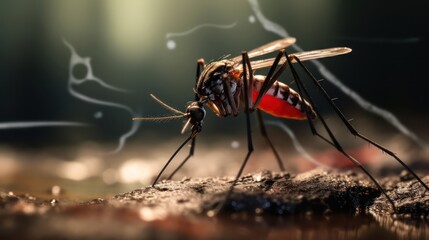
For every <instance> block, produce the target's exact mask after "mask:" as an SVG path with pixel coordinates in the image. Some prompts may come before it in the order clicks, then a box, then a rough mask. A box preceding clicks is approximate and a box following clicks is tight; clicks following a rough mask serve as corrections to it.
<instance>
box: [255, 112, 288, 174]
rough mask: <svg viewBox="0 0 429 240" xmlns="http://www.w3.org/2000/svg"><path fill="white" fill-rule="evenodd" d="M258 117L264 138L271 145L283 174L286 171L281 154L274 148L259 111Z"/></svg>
mask: <svg viewBox="0 0 429 240" xmlns="http://www.w3.org/2000/svg"><path fill="white" fill-rule="evenodd" d="M256 116H258V123H259V129H260V130H261V134H262V136H263V137H264V138H265V140H266V141H267V143H268V145H270V148H271V150H272V151H273V153H274V156H275V157H276V161H277V164H278V165H279V168H280V170H281V171H282V172H284V171H285V167H284V165H283V162H282V159H281V158H280V155H279V153H278V152H277V150H276V148H275V147H274V144H273V142H272V141H271V139H270V137H269V136H268V132H267V129H266V127H265V122H264V118H263V117H262V113H261V111H260V110H259V109H258V110H256Z"/></svg>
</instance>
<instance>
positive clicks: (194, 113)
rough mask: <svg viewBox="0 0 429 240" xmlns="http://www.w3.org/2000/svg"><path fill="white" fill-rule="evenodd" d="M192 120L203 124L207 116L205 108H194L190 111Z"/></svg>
mask: <svg viewBox="0 0 429 240" xmlns="http://www.w3.org/2000/svg"><path fill="white" fill-rule="evenodd" d="M189 113H190V115H191V119H192V121H194V122H201V121H202V120H203V119H204V117H205V116H206V110H205V109H204V108H199V107H193V108H191V109H190V111H189Z"/></svg>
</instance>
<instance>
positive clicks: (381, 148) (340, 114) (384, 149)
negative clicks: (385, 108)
mask: <svg viewBox="0 0 429 240" xmlns="http://www.w3.org/2000/svg"><path fill="white" fill-rule="evenodd" d="M294 59H295V60H296V61H297V62H298V64H299V65H300V66H301V67H302V69H304V71H305V73H306V74H307V75H308V76H309V77H310V78H311V80H312V82H313V83H314V84H315V85H316V87H317V89H318V90H319V91H320V92H321V93H322V94H323V96H324V97H325V98H326V100H327V101H328V102H329V104H330V105H331V107H332V108H333V109H334V111H335V112H336V113H337V115H338V117H339V118H340V119H341V121H342V122H343V123H344V125H345V126H346V127H347V128H348V129H349V131H350V133H351V134H353V135H354V136H356V137H359V138H360V139H362V140H364V141H366V142H368V143H369V144H371V145H373V146H375V147H377V148H378V149H380V150H381V151H383V152H385V153H387V154H388V155H389V156H391V157H393V158H394V159H395V160H396V161H397V162H399V163H400V164H401V165H402V167H404V168H405V169H406V170H407V171H408V172H409V173H410V174H411V175H413V176H414V178H415V179H416V180H417V181H418V182H419V183H420V184H421V185H422V186H423V187H424V188H425V189H426V190H427V191H429V187H428V185H427V184H426V183H425V182H423V180H422V179H421V178H420V177H419V176H417V174H416V173H415V172H414V171H413V170H412V169H411V168H410V167H409V166H408V165H407V164H405V163H404V162H403V161H402V160H401V159H400V158H399V157H398V156H397V155H396V154H395V153H393V152H392V151H390V150H389V149H387V148H386V147H384V146H382V145H380V144H378V143H376V142H374V141H373V140H371V139H369V138H368V137H366V136H364V135H362V134H360V133H359V132H358V131H357V130H356V129H355V128H354V127H353V125H352V124H351V123H350V122H349V121H348V120H347V119H346V117H345V116H344V114H343V113H342V112H341V110H340V109H339V108H338V106H337V105H336V104H335V102H334V101H332V99H331V98H330V97H329V95H328V93H327V92H326V90H325V89H324V88H323V87H322V86H321V85H320V83H319V82H318V81H317V79H316V78H315V77H314V76H313V74H311V72H310V71H309V70H308V69H307V68H306V67H305V66H304V64H302V62H301V61H300V60H299V58H297V57H294Z"/></svg>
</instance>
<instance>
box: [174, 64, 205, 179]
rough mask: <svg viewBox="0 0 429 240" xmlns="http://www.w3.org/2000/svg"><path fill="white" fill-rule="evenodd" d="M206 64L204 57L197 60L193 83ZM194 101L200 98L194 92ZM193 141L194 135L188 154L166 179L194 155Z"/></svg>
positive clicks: (194, 139) (196, 80)
mask: <svg viewBox="0 0 429 240" xmlns="http://www.w3.org/2000/svg"><path fill="white" fill-rule="evenodd" d="M205 66H206V63H205V61H204V59H202V58H200V59H198V61H197V71H196V74H195V75H196V78H195V85H196V84H197V83H198V78H199V77H200V74H201V70H202V69H204V67H205ZM194 99H195V101H198V100H200V98H199V97H198V94H195V98H194ZM195 141H196V137H194V138H192V142H191V149H190V150H189V154H188V156H186V158H185V159H183V161H182V162H181V163H180V164H179V166H178V167H177V168H176V169H174V171H173V172H172V173H171V174H170V176H168V178H167V180H170V179H172V178H173V176H174V175H175V174H176V173H177V172H178V171H179V170H180V169H181V168H182V167H183V165H185V163H186V162H187V161H188V160H189V158H191V157H192V156H194V152H195Z"/></svg>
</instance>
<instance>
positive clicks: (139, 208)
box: [0, 170, 429, 239]
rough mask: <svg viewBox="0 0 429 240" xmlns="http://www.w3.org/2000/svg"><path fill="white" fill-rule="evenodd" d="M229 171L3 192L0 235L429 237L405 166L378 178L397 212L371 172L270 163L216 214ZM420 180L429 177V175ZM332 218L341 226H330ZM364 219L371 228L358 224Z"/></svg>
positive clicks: (427, 212) (425, 206) (425, 210)
mask: <svg viewBox="0 0 429 240" xmlns="http://www.w3.org/2000/svg"><path fill="white" fill-rule="evenodd" d="M231 180H232V179H231V178H226V177H225V178H184V179H182V180H181V181H161V182H160V183H159V184H158V185H157V186H156V187H155V188H153V187H150V186H149V187H144V188H141V189H137V190H134V191H131V192H127V193H123V194H119V195H117V196H115V197H113V198H109V199H94V200H92V201H89V202H83V203H72V202H62V201H59V200H57V199H55V198H52V199H37V198H34V197H32V196H29V195H20V196H17V195H15V194H13V193H11V192H9V193H8V192H2V193H0V219H1V220H0V239H30V238H31V239H41V238H66V239H67V238H69V239H76V238H79V239H81V238H109V239H110V238H113V239H115V238H119V239H125V238H127V239H130V238H139V239H142V238H143V239H153V238H158V239H159V238H161V239H165V238H167V239H171V238H174V239H182V238H183V239H207V238H211V239H229V238H231V239H232V238H234V239H237V238H248V237H249V236H252V237H255V236H258V237H261V238H267V236H269V237H268V238H270V239H277V238H281V237H282V236H284V234H288V235H289V236H301V237H302V236H305V235H303V234H310V233H311V232H314V234H313V235H314V236H318V237H319V239H320V237H321V236H327V238H331V237H332V234H346V235H344V236H345V237H347V236H348V235H347V234H357V235H353V236H354V238H357V239H364V238H365V237H368V236H371V237H374V236H375V237H376V236H378V235H377V234H382V233H383V234H384V235H383V236H386V235H385V234H394V235H392V236H398V235H397V234H398V232H400V233H401V234H402V235H400V236H402V237H403V236H405V237H406V236H416V237H415V238H421V239H424V238H426V237H428V236H427V235H426V232H428V233H429V230H427V228H428V225H427V223H426V219H427V218H428V216H429V193H428V192H426V191H425V190H424V188H423V187H422V186H421V185H420V184H419V183H418V182H416V180H414V179H413V178H412V177H410V176H409V175H407V174H405V173H404V174H401V175H400V176H394V177H386V178H383V179H380V183H381V184H382V185H383V187H384V188H385V190H386V192H387V194H388V195H389V196H390V198H391V199H392V200H393V201H394V203H395V207H396V213H393V210H392V207H391V205H390V204H389V202H388V201H387V198H386V197H385V196H384V195H383V194H381V192H380V191H379V189H377V188H376V187H375V186H374V184H372V182H370V180H368V178H367V177H365V176H363V175H361V174H356V173H354V172H331V171H325V170H313V171H310V172H306V173H302V174H298V175H291V174H288V173H275V172H269V171H264V172H259V173H254V174H249V175H246V176H243V177H242V178H240V180H239V182H238V183H237V186H236V187H235V190H234V192H233V194H232V195H231V196H230V198H229V199H228V200H227V201H226V202H225V204H224V207H223V208H222V210H221V211H220V212H219V213H218V214H216V215H215V216H212V215H213V211H211V210H213V209H215V208H216V207H217V206H219V204H222V203H223V201H224V199H225V192H227V190H228V188H229V186H230V183H231ZM423 181H425V182H429V176H427V177H424V178H423ZM309 219H312V220H309ZM326 223H329V224H328V226H331V225H332V226H335V229H337V230H338V229H340V230H341V231H340V232H338V231H337V230H335V231H333V230H332V231H333V232H332V231H331V230H327V229H325V228H326V225H325V224H326ZM346 223H347V224H346ZM291 225H293V226H294V227H291ZM390 225H392V227H391V226H390ZM393 225H395V227H393ZM309 226H313V227H309ZM374 226H377V227H375V228H374ZM398 226H399V228H398ZM363 227H364V229H373V230H371V231H370V232H367V233H359V232H358V231H356V229H362V228H363ZM306 228H309V229H310V230H306ZM328 228H329V227H328ZM377 228H380V229H382V231H381V232H380V231H378V230H375V229H377ZM273 229H274V231H271V230H273ZM353 229H355V231H353ZM349 230H350V231H349ZM288 231H290V232H288ZM297 231H298V232H297ZM318 232H321V233H320V234H322V235H318V234H319V233H318ZM416 233H417V234H418V235H410V234H416ZM296 234H298V235H296ZM368 234H369V235H368ZM313 235H311V236H313ZM311 236H307V237H306V238H308V239H311V238H312V237H311ZM314 236H313V237H314ZM353 236H352V237H353ZM360 237H364V238H360Z"/></svg>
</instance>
